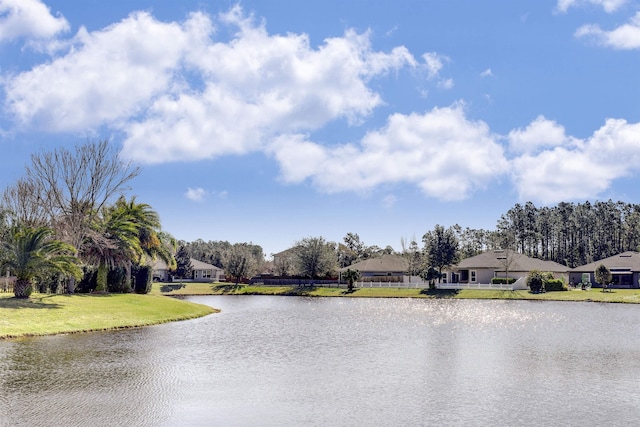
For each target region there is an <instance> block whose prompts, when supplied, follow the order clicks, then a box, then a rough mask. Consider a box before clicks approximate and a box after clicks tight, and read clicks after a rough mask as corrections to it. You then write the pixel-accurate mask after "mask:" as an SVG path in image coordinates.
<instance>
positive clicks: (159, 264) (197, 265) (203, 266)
mask: <svg viewBox="0 0 640 427" xmlns="http://www.w3.org/2000/svg"><path fill="white" fill-rule="evenodd" d="M189 259H190V260H191V266H192V267H193V269H194V270H222V268H220V267H216V266H215V265H213V264H207V263H206V262H202V261H198V260H197V259H193V258H189ZM167 268H168V267H167V263H166V262H164V261H162V260H161V259H158V260H156V262H155V263H154V264H153V269H154V270H166V269H167Z"/></svg>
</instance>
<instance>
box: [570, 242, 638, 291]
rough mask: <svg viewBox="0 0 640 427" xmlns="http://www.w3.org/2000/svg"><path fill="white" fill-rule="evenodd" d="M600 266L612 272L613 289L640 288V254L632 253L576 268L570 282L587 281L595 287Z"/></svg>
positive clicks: (571, 271) (571, 273)
mask: <svg viewBox="0 0 640 427" xmlns="http://www.w3.org/2000/svg"><path fill="white" fill-rule="evenodd" d="M600 264H604V266H605V267H607V268H608V269H609V271H610V272H611V276H612V282H613V285H612V287H614V288H638V287H640V253H638V252H631V251H629V252H623V253H621V254H618V255H614V256H611V257H609V258H605V259H602V260H600V261H596V262H592V263H590V264H585V265H583V266H580V267H576V268H574V269H572V270H570V271H569V281H570V282H573V283H574V284H578V283H581V282H583V281H586V282H590V283H592V284H594V285H595V284H596V279H595V277H594V271H595V270H596V268H598V266H599V265H600ZM597 285H600V284H599V283H598V284H597Z"/></svg>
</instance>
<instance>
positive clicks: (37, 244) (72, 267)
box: [2, 226, 81, 298]
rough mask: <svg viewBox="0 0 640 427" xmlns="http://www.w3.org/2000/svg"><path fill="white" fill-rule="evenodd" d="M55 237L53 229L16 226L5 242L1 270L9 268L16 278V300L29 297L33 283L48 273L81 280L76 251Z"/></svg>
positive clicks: (14, 290) (14, 291)
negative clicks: (53, 237)
mask: <svg viewBox="0 0 640 427" xmlns="http://www.w3.org/2000/svg"><path fill="white" fill-rule="evenodd" d="M52 236H53V230H51V229H49V228H46V227H36V228H31V227H20V226H16V227H13V228H12V229H11V232H10V233H9V238H8V239H7V241H5V242H3V248H4V249H5V258H4V259H3V260H2V270H4V269H9V270H10V271H12V272H13V274H15V275H16V283H15V286H14V288H13V293H14V295H15V296H16V298H28V297H29V296H30V295H31V292H33V282H34V280H36V279H37V278H38V277H40V276H42V275H43V274H46V273H50V272H54V273H60V274H64V275H67V276H73V277H76V278H79V277H80V275H81V270H80V267H79V266H78V263H77V258H76V257H75V248H74V247H73V246H71V245H69V244H67V243H64V242H61V241H59V240H54V239H52V238H51V237H52Z"/></svg>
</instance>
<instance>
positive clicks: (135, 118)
mask: <svg viewBox="0 0 640 427" xmlns="http://www.w3.org/2000/svg"><path fill="white" fill-rule="evenodd" d="M219 23H220V25H227V26H231V27H232V29H237V30H238V31H237V32H236V34H235V35H234V36H233V37H232V39H231V40H225V41H215V40H212V37H213V36H214V35H215V34H217V33H216V32H214V25H213V23H212V21H211V19H210V18H209V16H208V15H205V14H203V13H193V14H191V15H190V16H189V17H188V19H186V20H185V21H184V22H182V23H175V22H171V23H164V22H160V21H158V20H156V19H155V18H153V17H152V16H151V15H150V14H149V13H146V12H137V13H133V14H131V15H130V16H129V17H128V18H126V19H124V20H122V21H121V22H118V23H115V24H113V25H111V26H109V27H107V28H104V29H102V30H100V31H95V32H87V31H86V30H85V29H81V30H80V31H79V32H78V34H77V35H76V36H75V37H74V38H73V40H71V43H70V47H69V48H68V51H67V52H66V54H64V55H62V56H58V57H55V58H53V59H52V60H51V61H50V62H48V63H44V64H42V65H40V66H37V67H35V68H34V69H32V70H30V71H27V72H23V73H21V74H18V75H16V76H10V77H8V78H5V80H4V86H5V91H6V107H7V109H8V110H9V111H10V112H11V113H12V114H13V116H14V119H15V121H16V123H18V124H20V125H21V126H23V127H25V128H26V127H27V126H29V127H30V128H33V127H35V128H39V129H41V130H45V131H54V132H69V131H70V132H86V131H90V130H93V129H96V128H98V127H100V126H107V127H109V128H110V129H114V130H119V131H122V132H124V134H125V135H126V137H125V141H124V149H123V155H125V156H128V157H131V158H133V159H135V160H138V161H141V162H156V163H159V162H165V161H176V160H192V159H202V158H211V157H215V156H220V155H225V154H231V153H246V152H250V151H255V150H261V149H263V148H264V146H265V145H266V144H267V143H268V141H269V140H271V139H272V138H276V137H277V136H278V135H280V134H283V133H285V134H289V133H296V132H308V131H313V130H315V129H318V128H320V127H322V126H323V125H325V124H326V123H327V122H329V121H332V120H336V119H345V120H348V121H349V122H350V123H359V122H360V121H362V120H363V118H365V117H367V116H368V115H369V114H371V112H372V111H373V109H374V108H376V107H378V106H380V105H381V104H382V102H383V101H382V99H381V96H380V95H379V94H378V93H377V92H375V91H373V90H372V89H371V88H370V87H369V85H368V83H369V81H370V80H371V79H372V78H374V77H377V76H382V75H385V74H387V73H388V72H390V71H392V70H397V69H400V68H403V67H417V66H424V64H423V65H420V64H418V62H417V61H416V59H415V58H414V57H413V56H412V55H411V53H409V51H408V50H407V49H406V48H404V47H402V46H400V47H396V48H394V49H392V50H391V51H390V52H380V51H375V50H373V49H372V47H371V43H370V34H369V33H368V32H367V33H363V34H359V33H356V32H355V31H352V30H347V31H346V32H345V34H344V35H343V36H342V37H334V38H328V39H326V40H325V41H324V43H323V44H322V45H320V46H319V47H317V48H313V47H311V46H310V43H309V39H308V37H307V36H306V35H305V34H286V35H269V34H268V33H267V31H266V28H265V26H264V24H256V23H255V22H254V21H253V19H252V18H246V17H245V16H244V15H243V13H242V10H241V9H240V8H239V7H237V6H236V7H234V8H233V9H232V10H231V11H229V13H226V14H223V15H221V17H220V19H219ZM105 64H108V66H105ZM186 75H188V76H189V77H188V78H187V77H185V76H186Z"/></svg>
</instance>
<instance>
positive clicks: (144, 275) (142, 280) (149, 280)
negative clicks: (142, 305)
mask: <svg viewBox="0 0 640 427" xmlns="http://www.w3.org/2000/svg"><path fill="white" fill-rule="evenodd" d="M135 270H136V273H135V285H134V288H133V290H134V291H135V293H137V294H147V293H149V291H151V285H152V284H153V274H152V271H151V267H147V266H140V267H138V268H136V269H135Z"/></svg>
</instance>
